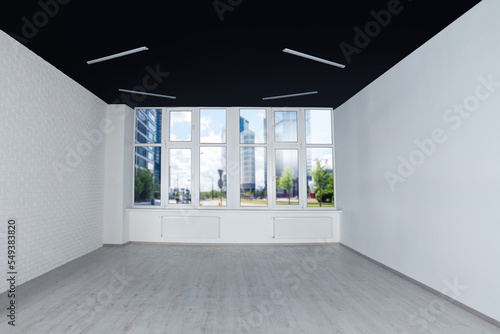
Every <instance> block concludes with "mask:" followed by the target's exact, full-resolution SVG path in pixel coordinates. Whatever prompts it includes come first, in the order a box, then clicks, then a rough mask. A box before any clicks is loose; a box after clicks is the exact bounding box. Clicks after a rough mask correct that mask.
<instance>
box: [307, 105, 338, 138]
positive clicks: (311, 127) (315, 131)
mask: <svg viewBox="0 0 500 334" xmlns="http://www.w3.org/2000/svg"><path fill="white" fill-rule="evenodd" d="M306 143H307V144H331V143H332V112H331V110H306Z"/></svg>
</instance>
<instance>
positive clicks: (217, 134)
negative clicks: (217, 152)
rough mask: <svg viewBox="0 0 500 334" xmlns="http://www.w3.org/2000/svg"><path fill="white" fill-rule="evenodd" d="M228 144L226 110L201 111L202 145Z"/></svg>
mask: <svg viewBox="0 0 500 334" xmlns="http://www.w3.org/2000/svg"><path fill="white" fill-rule="evenodd" d="M225 142H226V109H200V143H203V144H215V143H217V144H218V143H225Z"/></svg>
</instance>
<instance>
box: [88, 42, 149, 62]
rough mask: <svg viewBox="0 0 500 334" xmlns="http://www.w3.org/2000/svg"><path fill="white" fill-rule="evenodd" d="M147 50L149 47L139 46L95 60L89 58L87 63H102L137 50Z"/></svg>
mask: <svg viewBox="0 0 500 334" xmlns="http://www.w3.org/2000/svg"><path fill="white" fill-rule="evenodd" d="M147 50H149V49H148V48H147V47H145V46H143V47H140V48H137V49H132V50H128V51H124V52H120V53H116V54H114V55H111V56H106V57H102V58H97V59H94V60H89V61H88V62H87V64H89V65H92V64H95V63H100V62H101V61H106V60H110V59H115V58H118V57H123V56H128V55H131V54H133V53H137V52H141V51H147Z"/></svg>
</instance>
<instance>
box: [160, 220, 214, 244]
mask: <svg viewBox="0 0 500 334" xmlns="http://www.w3.org/2000/svg"><path fill="white" fill-rule="evenodd" d="M161 236H162V238H216V239H218V238H220V218H219V217H166V216H163V217H162V219H161Z"/></svg>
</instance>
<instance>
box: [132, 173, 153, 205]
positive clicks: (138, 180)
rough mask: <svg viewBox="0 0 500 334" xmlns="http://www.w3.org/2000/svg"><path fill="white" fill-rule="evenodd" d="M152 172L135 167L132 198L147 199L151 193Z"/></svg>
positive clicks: (136, 199)
mask: <svg viewBox="0 0 500 334" xmlns="http://www.w3.org/2000/svg"><path fill="white" fill-rule="evenodd" d="M153 181H154V174H153V173H152V172H150V171H149V170H144V169H137V170H136V172H135V188H134V199H135V201H136V202H139V201H147V200H149V199H151V195H152V194H153Z"/></svg>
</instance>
